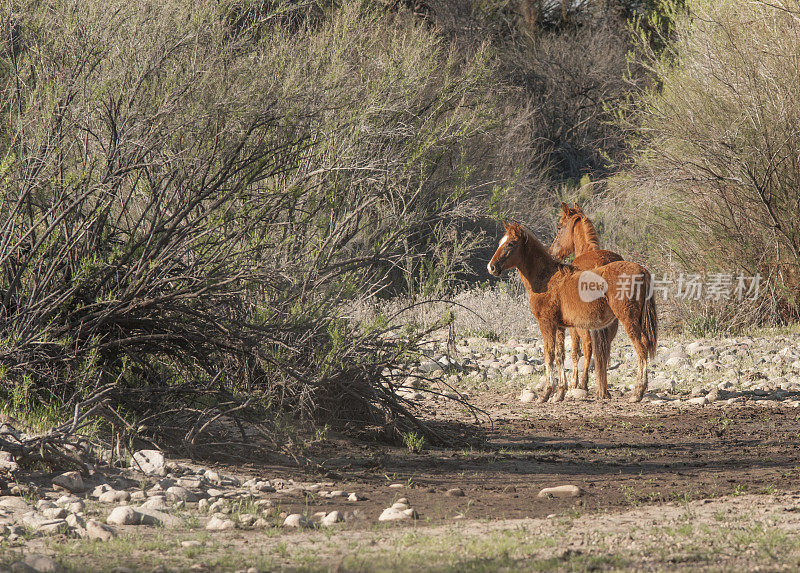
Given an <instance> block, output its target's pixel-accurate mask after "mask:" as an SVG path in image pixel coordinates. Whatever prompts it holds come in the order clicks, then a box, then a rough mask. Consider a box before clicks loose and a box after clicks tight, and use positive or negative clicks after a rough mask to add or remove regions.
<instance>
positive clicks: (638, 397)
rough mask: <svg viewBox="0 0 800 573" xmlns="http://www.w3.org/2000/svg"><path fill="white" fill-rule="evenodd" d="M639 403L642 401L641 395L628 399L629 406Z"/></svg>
mask: <svg viewBox="0 0 800 573" xmlns="http://www.w3.org/2000/svg"><path fill="white" fill-rule="evenodd" d="M641 401H642V395H641V394H634V395H633V396H631V397H630V398H628V402H630V403H631V404H636V403H638V402H641Z"/></svg>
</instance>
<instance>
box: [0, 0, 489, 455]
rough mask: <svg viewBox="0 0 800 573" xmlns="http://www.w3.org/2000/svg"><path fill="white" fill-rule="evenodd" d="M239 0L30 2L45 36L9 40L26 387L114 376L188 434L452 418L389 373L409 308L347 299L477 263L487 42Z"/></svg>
mask: <svg viewBox="0 0 800 573" xmlns="http://www.w3.org/2000/svg"><path fill="white" fill-rule="evenodd" d="M228 8H229V7H226V6H219V5H217V4H216V3H214V2H208V3H199V4H198V5H196V6H192V8H191V11H189V10H190V9H189V8H188V7H186V6H184V5H183V4H182V3H177V2H176V3H162V2H139V3H135V4H131V3H128V2H121V1H120V2H116V1H114V0H112V1H111V2H110V3H109V2H84V1H77V0H75V1H72V0H58V1H54V2H49V3H45V4H42V3H40V2H30V3H24V4H23V3H20V4H19V5H18V6H17V10H18V16H19V21H20V22H21V23H22V24H21V35H22V42H23V45H25V46H27V47H28V49H27V50H25V51H24V52H22V53H21V54H19V55H18V54H17V53H16V52H13V53H12V54H11V56H9V55H4V56H3V57H2V59H0V70H2V71H3V73H2V74H0V79H2V81H3V83H2V85H1V86H0V90H1V91H0V93H1V94H2V100H1V101H0V110H2V122H3V126H4V128H5V129H4V130H3V134H4V135H3V138H2V140H0V145H2V148H0V189H1V190H2V191H1V194H0V296H2V299H1V300H0V313H1V314H2V322H1V323H0V337H2V347H1V349H0V364H2V375H3V376H2V385H3V388H4V389H5V391H6V392H10V391H12V390H13V389H14V388H17V387H19V386H20V385H21V384H24V386H25V388H26V392H25V397H26V398H25V399H26V400H29V401H31V402H43V403H46V404H68V405H69V404H73V403H76V402H77V401H79V400H80V399H81V397H85V396H87V395H90V394H92V393H93V392H95V391H97V390H98V389H99V388H103V389H104V390H103V391H104V400H105V401H106V402H105V403H107V404H108V405H110V406H113V409H114V411H117V412H120V413H122V414H123V415H124V417H125V418H126V419H127V420H128V422H124V421H122V422H120V423H121V424H122V425H125V424H127V426H125V427H127V429H128V431H131V432H134V431H136V429H137V428H139V430H140V431H141V432H143V433H144V434H147V435H150V436H153V437H164V436H169V437H172V438H178V439H179V441H182V442H183V443H184V444H185V445H186V446H187V448H193V447H194V446H196V445H197V444H199V443H201V442H202V441H203V440H204V439H205V440H206V441H208V440H211V441H215V440H221V438H220V436H216V437H213V438H211V437H209V436H208V434H209V432H210V431H211V429H212V428H214V427H219V424H215V423H216V422H219V421H225V420H229V419H231V418H232V417H236V416H241V415H246V416H249V417H250V418H252V419H261V420H262V421H263V420H267V424H268V425H267V430H269V431H271V430H274V429H275V428H276V427H277V420H278V419H279V418H281V417H283V416H287V415H289V416H291V417H292V418H294V419H312V418H317V419H319V418H333V419H337V420H339V421H343V420H349V421H353V422H356V423H358V424H360V425H362V426H363V424H365V423H368V424H377V425H384V424H387V425H388V427H390V428H393V427H394V426H395V423H396V422H397V421H398V420H399V419H402V420H405V421H406V423H407V424H412V425H415V426H416V427H417V429H420V430H421V431H423V432H424V433H426V435H430V432H429V429H428V428H424V427H422V425H421V423H420V422H419V421H418V420H416V418H415V417H414V415H413V406H412V405H411V404H409V403H407V402H404V401H403V400H402V399H401V398H398V397H396V396H395V395H394V394H393V393H392V392H391V391H390V389H387V388H386V387H384V386H382V385H381V384H380V383H379V382H380V380H381V373H382V372H383V370H384V368H386V367H387V366H390V365H393V364H396V363H398V362H400V361H402V360H404V359H406V357H408V356H409V353H413V350H414V344H415V341H416V340H417V338H416V335H415V334H414V333H411V335H410V336H409V337H408V338H407V339H405V340H403V341H388V340H386V339H385V337H384V336H383V334H384V333H385V332H386V331H388V330H389V329H391V328H393V327H394V326H395V325H393V324H387V323H382V322H380V321H377V322H374V323H371V324H357V323H353V322H352V321H348V320H346V319H345V318H343V314H344V312H343V308H344V306H345V305H346V304H347V303H350V302H351V301H352V300H354V299H358V298H362V297H368V296H370V295H372V294H374V293H375V292H378V291H380V290H382V289H385V288H387V287H388V286H389V285H391V284H392V282H391V281H392V278H393V276H392V274H393V273H395V272H397V269H402V271H403V272H404V273H406V274H407V275H408V276H410V277H412V279H411V280H412V281H414V283H415V284H416V285H425V284H443V283H444V284H446V283H447V281H449V280H450V279H451V278H452V276H453V273H454V272H455V271H456V270H457V269H459V268H460V265H461V264H462V261H463V259H464V255H465V253H466V252H467V251H468V249H469V245H470V244H471V243H472V241H473V240H474V239H473V237H472V236H471V235H469V234H464V233H458V232H453V229H455V228H458V225H459V221H461V220H463V219H464V218H468V217H471V216H472V215H473V213H474V210H475V209H476V204H475V203H474V201H469V200H468V199H472V200H476V199H478V198H480V197H481V196H482V194H485V193H488V192H489V190H490V189H491V186H492V185H494V184H497V181H496V179H495V177H494V173H492V171H491V165H492V161H493V159H492V158H493V157H495V151H494V150H495V149H496V148H497V147H498V146H497V144H496V142H497V137H496V136H495V135H494V133H495V130H496V129H497V127H498V126H500V125H502V123H503V121H504V116H503V114H502V113H499V112H498V110H502V109H503V104H502V97H503V93H502V89H500V90H498V89H497V82H496V80H495V78H494V76H493V72H492V70H491V67H490V65H489V59H488V57H487V56H486V54H485V53H482V52H477V53H475V55H474V57H471V58H468V59H464V58H457V57H456V56H455V55H454V54H453V53H452V52H451V51H449V50H448V48H447V46H446V45H445V44H444V43H443V42H442V41H441V39H439V38H437V37H436V36H435V35H434V34H433V33H431V32H430V31H429V30H428V29H427V28H426V27H425V26H424V25H421V24H418V23H416V22H414V21H413V20H411V19H410V18H408V17H406V16H404V15H402V14H400V15H386V14H384V13H383V12H381V11H379V10H374V9H372V8H369V7H365V6H364V5H363V4H362V3H359V2H345V3H344V4H343V6H342V7H341V8H340V9H334V10H332V11H331V12H330V13H329V16H328V17H326V18H324V20H315V21H314V22H313V25H311V24H309V25H298V26H293V27H285V26H274V25H272V24H271V23H270V22H263V21H261V20H259V19H249V20H248V19H244V20H242V21H241V22H240V23H239V24H238V25H241V26H246V25H251V24H252V26H256V27H258V26H267V27H269V33H260V32H259V30H251V31H250V32H249V33H238V34H236V35H231V34H230V29H229V25H228V23H226V22H227V20H226V18H224V17H221V13H220V10H223V9H224V10H227V9H228ZM223 15H224V14H223ZM5 16H7V14H4V17H5ZM248 22H250V24H248ZM262 31H263V30H262ZM355 38H357V39H358V41H354V39H355ZM490 173H491V179H489V176H490ZM109 384H111V385H112V386H113V388H112V389H111V390H108V389H107V387H108V385H109ZM134 420H135V423H133V421H134ZM270 420H272V422H270ZM228 427H229V428H232V431H233V432H234V433H236V432H237V426H236V425H235V424H229V425H228ZM238 431H239V432H240V433H241V436H240V441H241V442H242V443H246V442H247V441H248V440H247V437H246V436H245V434H244V431H243V430H242V429H241V427H239V430H238ZM204 434H206V436H205V437H204ZM228 437H229V436H228ZM226 439H227V438H226ZM434 439H435V436H434Z"/></svg>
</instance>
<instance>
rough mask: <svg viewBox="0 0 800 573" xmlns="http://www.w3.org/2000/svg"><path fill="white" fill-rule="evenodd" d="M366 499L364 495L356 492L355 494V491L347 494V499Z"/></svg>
mask: <svg viewBox="0 0 800 573" xmlns="http://www.w3.org/2000/svg"><path fill="white" fill-rule="evenodd" d="M366 499H367V498H365V497H362V496H360V495H358V494H357V493H355V492H354V493H351V494H350V495H349V496H347V501H364V500H366Z"/></svg>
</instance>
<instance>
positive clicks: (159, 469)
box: [131, 450, 166, 475]
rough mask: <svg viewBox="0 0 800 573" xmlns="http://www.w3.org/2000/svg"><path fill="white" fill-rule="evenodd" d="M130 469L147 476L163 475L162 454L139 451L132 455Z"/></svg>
mask: <svg viewBox="0 0 800 573" xmlns="http://www.w3.org/2000/svg"><path fill="white" fill-rule="evenodd" d="M131 467H132V468H136V469H139V470H141V471H142V472H144V473H146V474H148V475H165V474H166V469H165V468H164V454H162V453H161V452H159V451H158V450H139V451H138V452H136V453H135V454H133V460H132V461H131Z"/></svg>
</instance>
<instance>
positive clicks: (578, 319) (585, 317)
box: [561, 299, 614, 330]
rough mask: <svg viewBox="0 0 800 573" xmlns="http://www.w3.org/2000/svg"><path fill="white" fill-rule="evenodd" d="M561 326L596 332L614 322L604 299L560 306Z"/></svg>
mask: <svg viewBox="0 0 800 573" xmlns="http://www.w3.org/2000/svg"><path fill="white" fill-rule="evenodd" d="M561 316H562V318H563V321H564V324H563V326H567V327H570V326H571V327H575V328H582V329H584V330H597V329H600V328H605V327H606V326H608V325H609V324H611V322H613V321H614V313H613V312H612V311H611V308H610V307H609V306H608V304H607V303H606V301H605V299H599V300H596V301H593V302H589V303H585V302H581V303H580V304H562V307H561Z"/></svg>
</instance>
